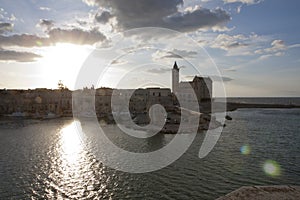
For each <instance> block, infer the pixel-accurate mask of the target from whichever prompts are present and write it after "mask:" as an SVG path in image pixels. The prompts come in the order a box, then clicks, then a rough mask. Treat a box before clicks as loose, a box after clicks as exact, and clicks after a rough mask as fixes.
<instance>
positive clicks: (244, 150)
mask: <svg viewBox="0 0 300 200" xmlns="http://www.w3.org/2000/svg"><path fill="white" fill-rule="evenodd" d="M240 151H241V154H243V155H249V154H250V152H251V149H250V146H249V145H244V146H242V147H241V148H240Z"/></svg>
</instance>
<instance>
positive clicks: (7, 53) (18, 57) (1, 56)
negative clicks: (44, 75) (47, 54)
mask: <svg viewBox="0 0 300 200" xmlns="http://www.w3.org/2000/svg"><path fill="white" fill-rule="evenodd" d="M40 57H41V56H40V55H38V54H35V53H31V52H18V51H12V50H4V49H0V60H1V61H16V62H33V61H35V60H36V59H37V58H40Z"/></svg>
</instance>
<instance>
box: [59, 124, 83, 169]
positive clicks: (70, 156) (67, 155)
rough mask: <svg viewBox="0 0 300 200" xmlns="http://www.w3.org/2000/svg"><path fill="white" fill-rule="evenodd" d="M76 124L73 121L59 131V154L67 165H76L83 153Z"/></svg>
mask: <svg viewBox="0 0 300 200" xmlns="http://www.w3.org/2000/svg"><path fill="white" fill-rule="evenodd" d="M76 123H78V122H76V121H73V122H72V123H71V124H69V125H68V126H66V127H64V128H63V129H62V130H61V140H60V142H61V150H62V152H61V153H62V157H63V158H64V159H66V161H67V162H68V164H74V163H76V162H77V161H78V159H79V157H80V154H81V152H82V151H83V144H82V141H81V137H80V135H79V132H78V130H77V125H76Z"/></svg>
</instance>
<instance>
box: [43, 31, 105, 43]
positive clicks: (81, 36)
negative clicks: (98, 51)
mask: <svg viewBox="0 0 300 200" xmlns="http://www.w3.org/2000/svg"><path fill="white" fill-rule="evenodd" d="M48 34H49V39H50V41H51V42H52V43H57V42H65V43H72V44H90V45H92V44H95V43H97V42H100V41H104V40H106V39H107V38H106V36H105V35H103V34H102V33H101V32H99V31H98V30H96V29H92V30H90V31H85V30H81V29H78V28H74V29H69V30H68V29H60V28H56V29H51V30H50V31H49V33H48Z"/></svg>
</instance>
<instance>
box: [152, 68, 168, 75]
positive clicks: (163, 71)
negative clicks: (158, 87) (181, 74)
mask: <svg viewBox="0 0 300 200" xmlns="http://www.w3.org/2000/svg"><path fill="white" fill-rule="evenodd" d="M147 72H150V73H152V74H164V73H167V72H171V69H169V68H159V69H156V68H152V69H149V70H147Z"/></svg>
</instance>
